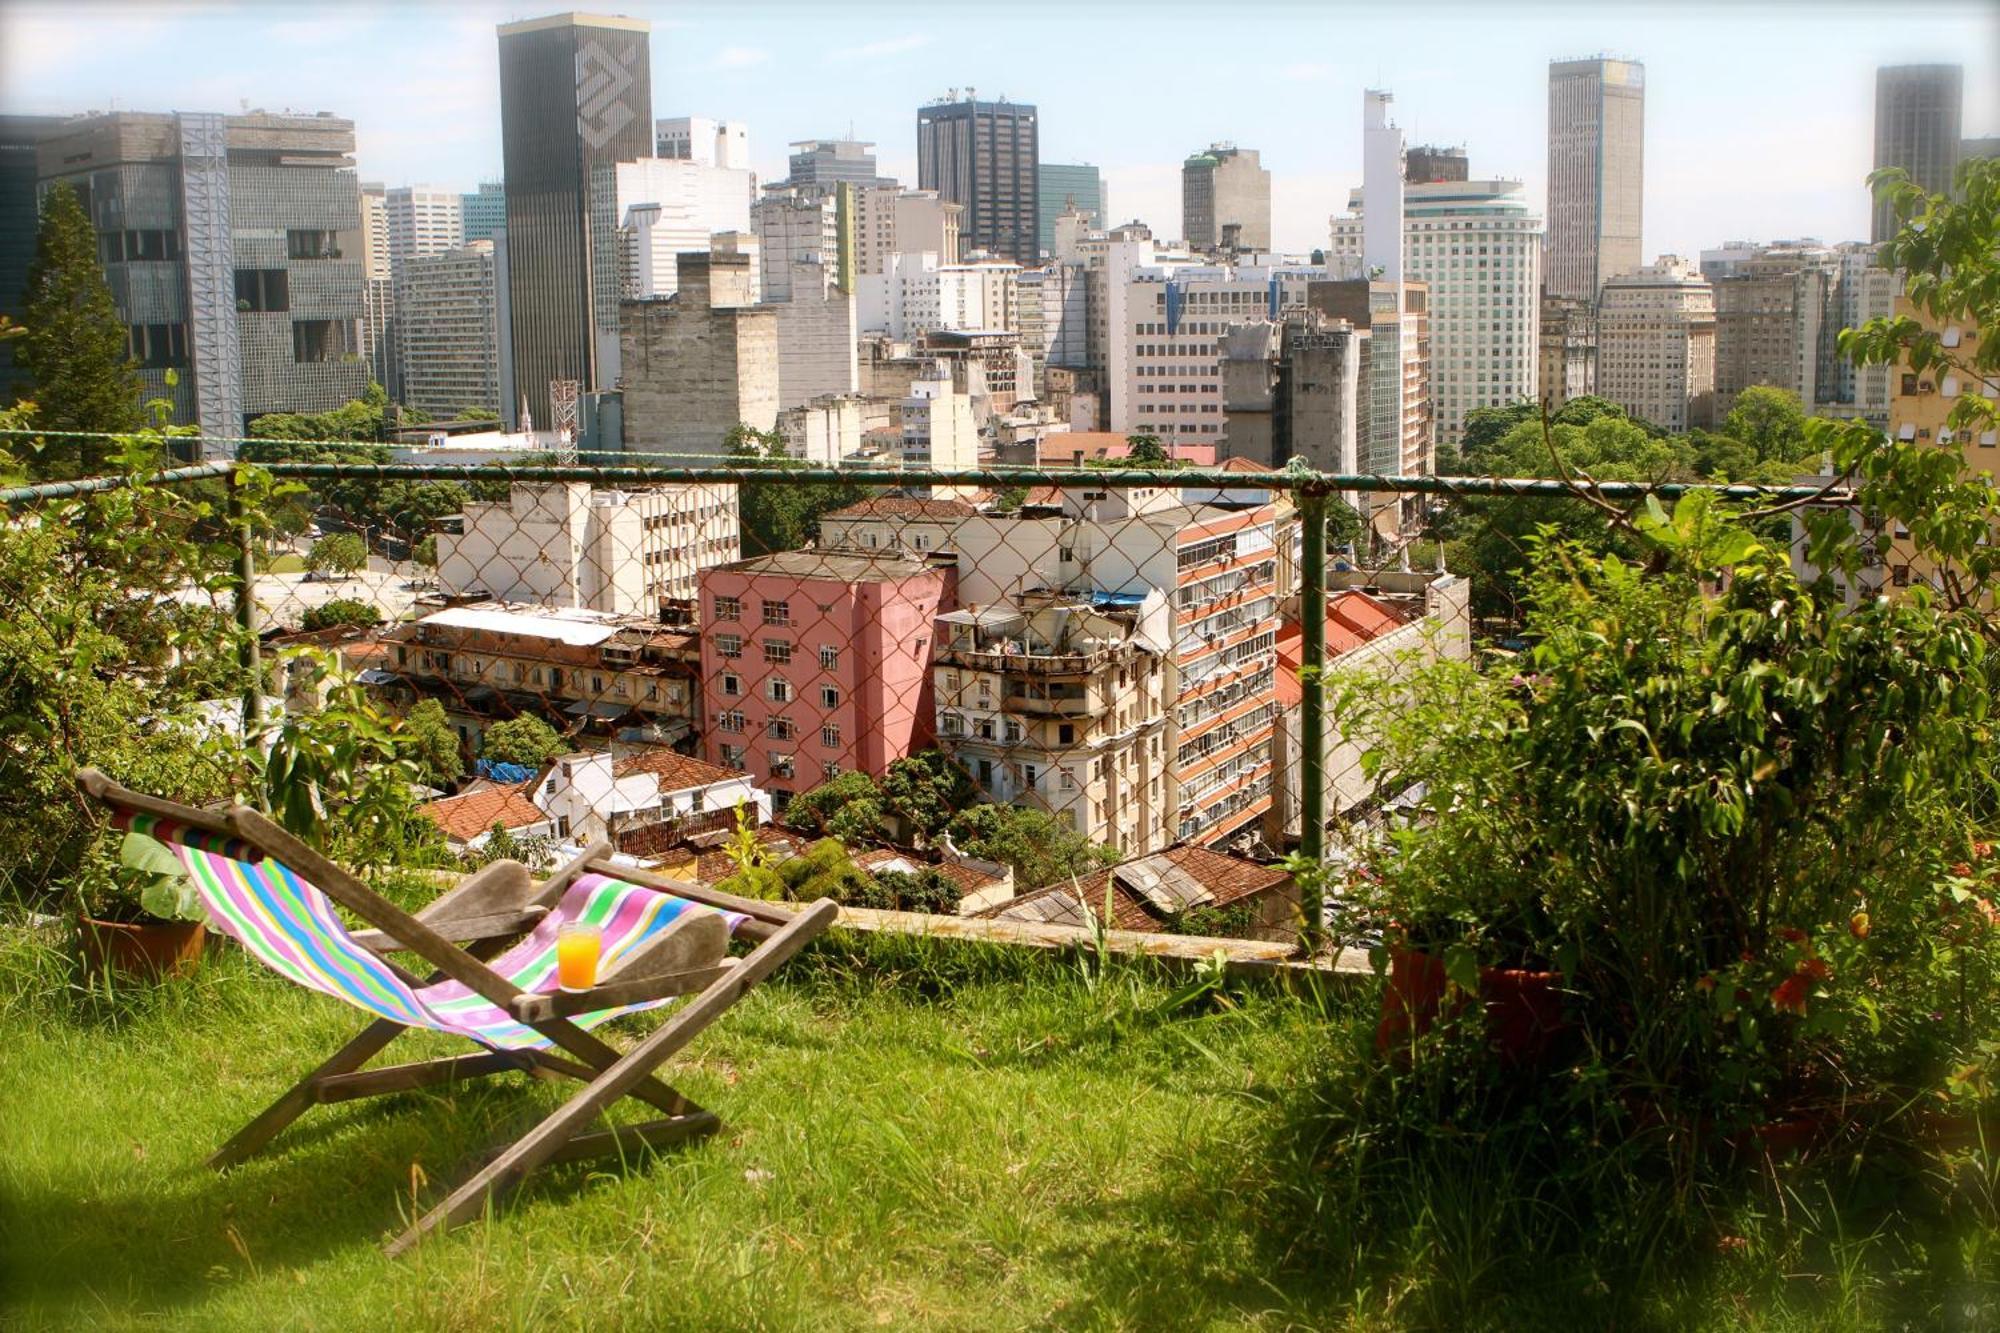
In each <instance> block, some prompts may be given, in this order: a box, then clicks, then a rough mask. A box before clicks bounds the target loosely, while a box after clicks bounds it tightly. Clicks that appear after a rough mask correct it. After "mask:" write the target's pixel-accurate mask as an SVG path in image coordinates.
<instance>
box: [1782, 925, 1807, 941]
mask: <svg viewBox="0 0 2000 1333" xmlns="http://www.w3.org/2000/svg"><path fill="white" fill-rule="evenodd" d="M1778 938H1779V939H1781V940H1783V941H1784V942H1785V943H1787V944H1804V943H1805V942H1806V933H1805V932H1804V931H1803V930H1800V929H1799V928H1798V927H1797V926H1783V927H1780V928H1779V930H1778Z"/></svg>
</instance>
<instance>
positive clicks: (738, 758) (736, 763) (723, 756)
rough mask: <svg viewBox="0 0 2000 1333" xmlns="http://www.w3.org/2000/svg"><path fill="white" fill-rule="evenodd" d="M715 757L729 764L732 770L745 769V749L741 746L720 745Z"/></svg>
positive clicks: (716, 748)
mask: <svg viewBox="0 0 2000 1333" xmlns="http://www.w3.org/2000/svg"><path fill="white" fill-rule="evenodd" d="M715 755H716V758H717V759H718V760H719V761H720V762H722V763H725V764H728V765H729V766H730V767H731V768H741V767H743V747H742V746H740V745H718V746H716V747H715Z"/></svg>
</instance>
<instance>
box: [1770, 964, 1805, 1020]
mask: <svg viewBox="0 0 2000 1333" xmlns="http://www.w3.org/2000/svg"><path fill="white" fill-rule="evenodd" d="M1811 991H1812V982H1811V980H1810V979H1808V978H1807V977H1806V975H1805V974H1804V973H1803V972H1794V973H1793V974H1792V975H1791V976H1789V977H1786V978H1785V979H1784V980H1783V981H1781V982H1779V983H1778V984H1777V985H1776V986H1774V987H1772V988H1771V1006H1772V1007H1773V1008H1774V1009H1776V1010H1777V1011H1778V1012H1779V1013H1781V1014H1798V1015H1800V1016H1801V1017H1803V1016H1804V1014H1805V1012H1806V996H1807V995H1808V994H1809V993H1811Z"/></svg>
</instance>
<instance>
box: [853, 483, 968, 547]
mask: <svg viewBox="0 0 2000 1333" xmlns="http://www.w3.org/2000/svg"><path fill="white" fill-rule="evenodd" d="M978 512H979V510H978V509H977V508H976V507H975V506H973V505H970V504H968V503H966V502H965V501H964V500H922V499H917V498H916V497H914V496H906V495H876V496H871V497H869V498H868V499H866V500H859V501H856V502H855V503H854V504H851V505H848V506H846V507H845V508H842V509H835V510H833V511H831V512H830V513H826V514H822V515H820V520H819V544H820V545H821V546H843V547H849V548H852V549H855V550H867V551H876V550H885V551H886V550H903V551H912V552H915V553H917V554H919V555H927V554H929V553H930V552H932V551H948V550H950V549H951V540H952V534H953V533H954V532H956V531H957V530H958V525H959V524H960V523H963V522H964V521H965V520H966V519H968V518H971V517H972V516H973V515H974V514H977V513H978Z"/></svg>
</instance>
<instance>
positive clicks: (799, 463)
mask: <svg viewBox="0 0 2000 1333" xmlns="http://www.w3.org/2000/svg"><path fill="white" fill-rule="evenodd" d="M723 449H724V452H725V453H726V454H727V455H728V459H729V462H730V463H731V464H732V465H734V466H738V467H755V468H771V469H783V468H793V469H797V468H803V467H804V466H805V462H804V460H802V459H797V458H793V457H791V456H790V455H789V454H787V453H786V452H785V440H784V437H783V436H782V435H779V434H778V433H777V432H776V431H760V430H756V429H754V428H752V427H750V426H744V425H738V426H735V427H732V428H731V430H730V432H729V434H728V435H727V436H726V437H724V440H723ZM863 494H864V492H863V490H862V489H861V487H859V486H855V485H852V484H849V483H845V482H818V483H813V484H810V485H793V486H758V485H754V484H752V485H745V486H742V487H739V488H738V501H737V504H738V510H739V513H740V517H741V522H742V528H743V553H744V554H745V555H768V554H770V553H771V552H773V551H795V550H797V549H799V548H800V547H801V546H804V545H805V544H806V543H807V542H809V541H811V540H813V538H814V537H816V536H818V534H819V520H820V516H821V515H822V514H825V513H827V512H829V511H831V510H835V509H839V508H841V507H842V506H843V505H850V504H853V503H854V502H855V501H857V500H859V499H861V497H862V495H863Z"/></svg>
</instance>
